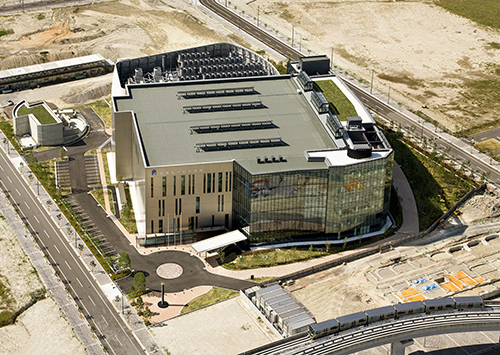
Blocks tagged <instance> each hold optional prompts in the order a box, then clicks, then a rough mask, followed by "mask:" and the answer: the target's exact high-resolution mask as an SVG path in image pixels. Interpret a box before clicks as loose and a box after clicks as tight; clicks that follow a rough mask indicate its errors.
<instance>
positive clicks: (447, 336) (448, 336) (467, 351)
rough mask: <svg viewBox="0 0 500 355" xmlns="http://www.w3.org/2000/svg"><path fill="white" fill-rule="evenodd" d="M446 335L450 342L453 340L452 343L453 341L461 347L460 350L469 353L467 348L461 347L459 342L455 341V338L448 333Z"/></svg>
mask: <svg viewBox="0 0 500 355" xmlns="http://www.w3.org/2000/svg"><path fill="white" fill-rule="evenodd" d="M446 336H447V337H448V338H449V339H450V340H451V341H452V342H454V343H455V345H457V346H458V347H459V348H460V349H462V350H463V351H464V353H466V354H470V352H468V351H467V350H465V349H464V348H463V347H462V346H461V345H460V344H459V343H457V342H456V341H455V339H453V338H452V337H450V335H449V334H446Z"/></svg>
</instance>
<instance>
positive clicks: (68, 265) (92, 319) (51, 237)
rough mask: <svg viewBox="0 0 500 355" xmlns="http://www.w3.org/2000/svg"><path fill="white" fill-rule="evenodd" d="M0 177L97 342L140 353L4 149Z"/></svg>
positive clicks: (0, 156)
mask: <svg viewBox="0 0 500 355" xmlns="http://www.w3.org/2000/svg"><path fill="white" fill-rule="evenodd" d="M0 179H1V181H2V183H3V185H4V188H5V189H6V190H7V191H8V193H9V194H10V196H11V197H12V198H13V199H14V200H15V202H16V203H17V206H16V207H17V208H18V209H19V210H20V211H21V214H22V215H24V216H25V217H26V221H27V222H29V224H30V225H31V227H32V229H33V230H34V231H35V233H36V235H37V238H38V239H39V241H40V244H41V245H42V250H45V251H46V252H47V253H48V254H49V257H50V261H51V262H52V263H53V264H54V265H55V268H56V270H59V272H60V273H61V275H60V278H61V280H62V281H63V282H65V283H67V287H68V288H70V289H71V291H72V292H71V294H72V296H74V297H75V300H76V302H77V305H78V306H80V307H82V308H83V309H84V314H85V315H86V316H88V315H91V316H88V317H87V318H88V321H89V323H90V325H91V326H94V327H95V328H96V333H97V334H98V335H99V336H100V339H101V342H102V343H103V345H104V346H106V347H107V348H108V349H109V350H110V352H111V353H112V354H117V355H118V354H144V351H143V350H142V348H141V346H140V345H139V343H138V342H137V341H136V339H135V338H134V336H133V335H132V332H131V331H130V330H129V328H128V327H127V325H126V324H125V322H124V321H123V320H122V319H121V318H120V316H119V315H118V314H117V312H116V311H115V309H114V308H113V306H112V304H111V303H110V302H109V301H108V300H107V298H106V296H105V295H104V293H103V292H102V290H101V289H100V288H99V286H98V284H97V283H96V282H95V280H94V278H93V277H92V276H91V274H90V272H89V271H88V270H87V269H86V268H85V266H84V264H83V262H82V261H81V260H80V258H79V256H78V254H77V253H76V252H75V249H74V247H73V246H72V245H70V244H69V243H68V241H67V240H66V238H65V237H64V236H63V235H62V233H61V231H60V230H59V229H58V227H57V226H56V224H55V222H54V221H53V220H52V219H51V218H50V216H49V214H48V212H47V211H46V210H45V208H44V206H42V205H41V202H40V201H39V200H38V199H37V197H36V196H35V194H34V193H33V192H32V191H31V189H30V188H29V187H28V186H27V185H26V183H25V181H24V180H23V179H22V178H21V177H20V175H19V173H18V172H17V170H16V169H15V168H14V167H13V165H12V163H11V162H10V160H9V159H8V158H7V157H6V156H5V153H3V151H2V153H0Z"/></svg>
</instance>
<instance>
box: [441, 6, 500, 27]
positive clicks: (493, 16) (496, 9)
mask: <svg viewBox="0 0 500 355" xmlns="http://www.w3.org/2000/svg"><path fill="white" fill-rule="evenodd" d="M436 4H437V5H439V6H441V7H443V8H445V9H447V10H448V11H450V12H453V13H455V14H457V15H460V16H463V17H466V18H468V19H471V20H472V21H475V22H477V23H479V24H481V25H485V26H490V27H493V28H500V1H498V0H439V1H437V2H436Z"/></svg>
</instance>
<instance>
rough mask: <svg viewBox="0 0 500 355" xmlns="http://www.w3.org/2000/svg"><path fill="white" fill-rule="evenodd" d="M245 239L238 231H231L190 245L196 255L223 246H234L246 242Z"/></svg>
mask: <svg viewBox="0 0 500 355" xmlns="http://www.w3.org/2000/svg"><path fill="white" fill-rule="evenodd" d="M246 239H247V237H246V236H245V235H244V234H243V233H241V232H240V231H239V230H235V231H231V232H228V233H224V234H221V235H218V236H216V237H212V238H208V239H205V240H202V241H200V242H196V243H193V244H191V246H192V247H193V249H194V251H195V252H196V253H198V254H199V253H203V252H204V251H211V250H215V249H219V248H223V247H225V246H228V245H231V244H235V243H238V242H241V241H243V240H246Z"/></svg>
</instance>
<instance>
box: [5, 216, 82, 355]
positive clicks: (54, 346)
mask: <svg viewBox="0 0 500 355" xmlns="http://www.w3.org/2000/svg"><path fill="white" fill-rule="evenodd" d="M0 251H1V252H0V278H1V280H2V283H3V284H5V285H6V286H7V289H8V290H9V291H8V292H7V297H6V298H2V299H0V302H2V303H1V304H0V311H2V310H4V309H5V308H7V309H8V310H10V311H16V310H18V309H19V308H21V307H22V306H24V305H25V304H26V303H28V302H29V301H30V299H31V297H30V294H31V293H32V292H34V291H35V290H38V289H41V288H43V287H44V285H43V283H42V281H41V280H40V278H39V277H38V274H37V273H36V272H35V270H34V268H33V265H32V264H31V262H30V260H29V258H28V256H27V255H26V253H25V252H24V250H23V248H22V246H21V245H20V244H19V241H18V239H17V237H16V236H15V234H14V233H13V232H12V230H11V228H10V226H9V225H8V223H7V222H6V221H5V220H3V219H0ZM8 300H11V303H10V304H8ZM40 334H43V335H44V336H40ZM31 353H36V354H51V355H52V354H53V355H55V354H75V355H79V354H86V351H85V348H84V346H83V345H82V344H81V342H80V340H79V339H78V338H77V337H76V336H75V334H74V332H73V329H72V327H71V325H70V324H69V323H68V321H67V320H66V319H65V318H64V316H63V315H62V314H61V311H60V309H59V306H58V305H57V303H56V302H55V301H54V300H53V299H52V298H50V297H49V298H46V299H44V300H41V301H38V302H37V303H35V304H34V305H33V306H31V307H30V308H28V309H27V310H26V311H25V312H23V313H22V314H21V315H20V316H19V317H18V318H17V320H16V323H15V324H13V325H10V326H6V327H2V328H0V354H11V355H17V354H19V355H21V354H31Z"/></svg>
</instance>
